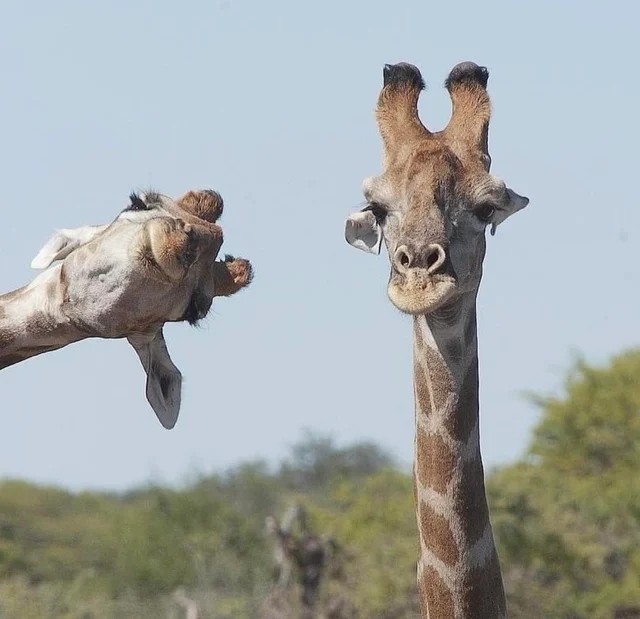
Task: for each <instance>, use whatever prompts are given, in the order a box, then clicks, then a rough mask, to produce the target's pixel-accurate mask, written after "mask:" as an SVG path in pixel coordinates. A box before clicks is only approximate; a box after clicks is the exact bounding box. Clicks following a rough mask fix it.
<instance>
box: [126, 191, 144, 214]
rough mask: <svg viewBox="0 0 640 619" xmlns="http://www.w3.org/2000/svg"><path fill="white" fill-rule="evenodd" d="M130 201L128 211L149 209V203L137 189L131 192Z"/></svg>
mask: <svg viewBox="0 0 640 619" xmlns="http://www.w3.org/2000/svg"><path fill="white" fill-rule="evenodd" d="M129 202H130V204H129V207H128V208H127V210H128V211H144V210H146V209H147V204H146V203H145V201H144V200H143V199H142V198H141V197H140V196H139V195H138V194H137V193H136V192H135V191H132V192H131V193H130V194H129Z"/></svg>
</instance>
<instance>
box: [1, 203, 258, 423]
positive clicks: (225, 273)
mask: <svg viewBox="0 0 640 619" xmlns="http://www.w3.org/2000/svg"><path fill="white" fill-rule="evenodd" d="M223 206H224V205H223V201H222V198H221V196H220V195H219V194H218V193H216V192H215V191H211V190H205V191H189V192H188V193H186V194H185V195H184V196H182V197H181V198H180V199H178V200H172V199H171V198H169V197H168V196H165V195H162V194H160V193H158V192H156V191H148V192H146V193H142V194H137V193H132V194H131V196H130V198H129V203H128V205H127V206H126V207H125V208H124V209H123V210H122V211H121V212H120V213H119V215H118V216H117V217H116V219H115V220H114V221H113V222H112V223H110V224H107V225H101V226H84V227H82V228H77V229H63V230H60V231H58V232H57V233H56V234H54V236H53V237H52V238H51V239H50V240H49V241H48V242H47V243H46V244H45V246H44V247H43V248H42V249H41V250H40V252H39V253H38V254H37V256H36V257H35V258H34V260H33V262H32V267H34V268H45V269H46V270H45V271H43V272H42V273H41V274H39V275H38V276H37V277H36V278H35V279H34V280H33V281H32V282H31V283H30V284H28V285H27V286H24V287H23V288H20V289H18V290H14V291H13V292H9V293H6V294H3V295H0V369H3V368H6V367H8V366H10V365H13V364H15V363H19V362H21V361H24V360H25V359H28V358H30V357H33V356H35V355H39V354H41V353H44V352H49V351H52V350H56V349H58V348H62V347H63V346H67V345H68V344H71V343H73V342H77V341H80V340H83V339H86V338H90V337H99V338H125V337H126V338H127V340H128V341H129V343H130V344H131V346H132V347H133V348H134V350H135V351H136V353H137V354H138V357H139V358H140V361H141V363H142V366H143V368H144V370H145V372H146V374H147V385H146V396H147V400H148V401H149V403H150V404H151V406H152V408H153V410H154V411H155V413H156V416H157V417H158V419H159V421H160V423H161V424H162V425H163V426H164V427H165V428H167V429H170V428H172V427H173V426H174V425H175V423H176V421H177V418H178V412H179V410H180V401H181V387H182V376H181V374H180V371H179V370H178V369H177V368H176V366H175V365H174V364H173V362H172V361H171V357H170V356H169V352H168V351H167V346H166V343H165V340H164V335H163V325H164V323H165V322H180V321H187V322H189V323H190V324H192V325H194V324H196V323H197V322H198V321H199V320H201V319H202V318H204V317H205V316H206V315H207V312H208V311H209V309H210V307H211V304H212V301H213V297H215V296H229V295H232V294H234V293H235V292H237V291H238V290H240V289H241V288H243V287H245V286H247V285H248V284H249V283H250V281H251V278H252V273H253V272H252V267H251V264H250V263H249V262H248V261H247V260H245V259H243V258H238V259H235V258H233V257H232V256H226V257H225V259H224V260H219V261H217V260H216V256H217V255H218V252H219V251H220V247H221V245H222V241H223V236H222V229H221V228H220V226H219V225H217V224H216V221H217V220H218V218H219V217H220V215H221V214H222V211H223ZM53 263H56V264H54V265H53V266H51V267H50V268H47V267H49V266H50V265H52V264H53Z"/></svg>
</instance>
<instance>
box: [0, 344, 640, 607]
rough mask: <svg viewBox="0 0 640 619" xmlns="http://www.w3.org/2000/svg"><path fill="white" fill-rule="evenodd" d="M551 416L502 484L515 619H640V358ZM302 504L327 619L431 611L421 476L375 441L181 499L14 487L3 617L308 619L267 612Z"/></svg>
mask: <svg viewBox="0 0 640 619" xmlns="http://www.w3.org/2000/svg"><path fill="white" fill-rule="evenodd" d="M538 404H539V406H540V409H541V418H540V422H539V424H538V426H537V428H536V430H535V432H534V435H533V437H532V440H531V444H530V446H529V449H528V451H527V453H526V454H525V455H524V457H523V458H522V459H521V460H520V461H519V462H516V463H515V464H513V465H510V466H507V467H504V468H502V469H500V470H498V471H495V472H493V473H492V474H491V475H490V477H489V480H488V490H489V499H490V506H491V514H492V521H493V523H494V529H495V533H496V537H497V541H498V545H499V551H500V556H501V560H502V564H503V571H504V575H505V583H506V587H507V590H508V595H509V606H510V617H512V619H531V618H538V617H540V618H546V617H548V618H550V619H555V618H558V619H613V618H614V617H616V616H617V617H636V616H640V610H639V609H636V607H640V352H629V353H626V354H623V355H621V356H619V357H617V358H616V359H614V360H613V361H612V363H611V364H610V366H608V367H606V368H592V367H588V366H586V365H584V364H579V365H578V366H577V367H576V368H575V369H574V370H573V371H572V373H571V376H570V378H569V379H568V381H567V385H566V392H565V394H564V395H563V396H562V397H560V398H550V399H539V400H538ZM294 503H299V504H302V505H304V507H305V508H306V512H307V515H308V521H309V528H310V529H311V530H312V531H313V532H315V533H317V534H318V535H319V536H330V537H331V539H332V541H333V543H334V546H333V548H334V550H333V552H332V553H331V556H330V557H329V558H328V561H327V567H326V569H325V571H324V579H323V581H322V586H321V592H320V602H319V611H321V612H319V614H318V617H331V618H332V619H355V618H356V617H357V618H359V619H409V618H411V619H416V618H417V617H418V616H419V614H418V611H417V605H416V598H415V592H414V590H415V560H416V553H417V544H416V528H415V523H414V515H413V497H412V490H411V479H410V477H409V475H408V474H406V473H405V472H402V471H399V470H398V469H397V468H396V467H395V466H394V463H393V461H392V459H391V458H390V457H389V456H388V455H387V454H386V453H385V452H384V451H382V450H381V449H380V448H378V447H377V446H375V445H372V444H368V443H361V444H356V445H351V446H348V447H345V448H342V447H339V446H337V445H336V444H335V443H334V442H333V441H332V440H331V439H329V438H326V437H317V436H313V435H307V436H305V437H304V438H303V440H301V441H300V443H298V444H297V445H295V446H294V447H293V448H292V449H291V453H290V455H289V457H288V458H287V459H286V460H285V461H284V462H282V463H281V465H280V466H279V467H277V468H270V467H269V466H267V464H265V463H264V462H250V463H245V464H242V465H240V466H237V467H235V468H233V469H231V470H230V471H227V472H224V473H220V474H216V475H212V476H208V477H203V478H202V479H200V480H199V481H197V482H196V483H193V484H192V485H190V486H189V487H186V488H184V489H181V490H172V489H168V488H162V487H145V488H140V489H136V490H133V491H131V492H128V493H124V494H104V493H96V492H83V493H80V494H73V493H69V492H66V491H64V490H60V489H57V488H45V487H40V486H35V485H33V484H28V483H25V482H21V481H5V482H2V483H0V619H32V618H33V619H36V618H37V619H40V618H41V617H47V618H55V619H71V618H73V619H89V618H100V619H102V618H113V619H116V618H117V619H121V618H128V617H131V618H140V619H147V618H149V619H151V618H152V617H153V618H154V619H155V618H165V617H166V618H172V619H173V618H175V619H178V618H183V617H186V614H185V613H186V611H185V609H184V608H183V607H182V606H181V605H180V604H179V603H178V601H177V600H178V599H179V595H182V596H186V597H188V598H189V599H192V600H194V601H195V602H196V603H197V606H198V608H199V612H200V619H204V618H212V619H222V618H229V619H243V618H247V619H258V618H260V617H266V616H269V617H270V618H271V617H273V618H275V617H278V618H282V619H293V618H296V619H298V618H299V617H300V616H301V615H300V614H299V610H296V609H297V606H296V604H297V603H298V596H297V594H296V592H295V591H290V592H287V593H286V594H283V595H282V596H281V597H280V611H279V612H280V613H281V614H279V615H278V614H277V612H276V611H273V610H272V611H271V614H268V612H267V611H268V609H267V608H266V606H265V600H268V599H273V595H274V590H273V589H272V585H273V581H274V570H275V563H274V560H273V545H272V539H271V538H269V536H268V535H267V533H266V531H265V517H266V516H268V515H280V514H281V513H283V512H284V511H285V510H286V509H287V507H288V506H290V505H292V504H294ZM177 590H178V591H179V592H180V593H179V594H176V591H177ZM336 600H339V602H340V603H339V604H336ZM636 610H638V615H636V614H633V613H634V612H635V611H636ZM296 613H298V614H296Z"/></svg>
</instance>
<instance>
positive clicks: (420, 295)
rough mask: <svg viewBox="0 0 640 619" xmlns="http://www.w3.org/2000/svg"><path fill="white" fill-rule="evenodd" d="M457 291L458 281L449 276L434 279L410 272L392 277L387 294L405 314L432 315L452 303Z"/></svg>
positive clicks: (438, 276) (437, 276)
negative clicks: (449, 302) (446, 304)
mask: <svg viewBox="0 0 640 619" xmlns="http://www.w3.org/2000/svg"><path fill="white" fill-rule="evenodd" d="M456 289H457V285H456V280H455V279H454V278H453V277H451V276H449V275H436V276H435V277H432V276H426V275H424V273H412V272H409V273H407V274H406V275H399V274H394V275H392V277H391V280H390V281H389V286H388V287H387V294H388V295H389V299H390V300H391V302H392V303H393V304H394V305H395V306H396V307H397V308H398V309H399V310H400V311H401V312H404V313H405V314H414V315H415V314H430V313H431V312H434V311H436V310H437V309H439V308H440V307H442V306H443V305H444V304H445V303H447V302H448V301H450V300H451V298H452V297H453V296H454V294H455V292H456Z"/></svg>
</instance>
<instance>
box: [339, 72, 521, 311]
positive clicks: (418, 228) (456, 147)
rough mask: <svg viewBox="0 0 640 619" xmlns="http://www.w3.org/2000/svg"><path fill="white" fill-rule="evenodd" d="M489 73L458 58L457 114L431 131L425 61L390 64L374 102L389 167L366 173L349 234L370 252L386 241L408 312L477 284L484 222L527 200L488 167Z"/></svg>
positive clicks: (432, 306)
mask: <svg viewBox="0 0 640 619" xmlns="http://www.w3.org/2000/svg"><path fill="white" fill-rule="evenodd" d="M487 79H488V72H487V70H486V68H484V67H479V66H478V65H476V64H475V63H472V62H465V63H462V64H459V65H457V66H456V67H454V68H453V70H452V71H451V73H450V74H449V77H448V78H447V80H446V82H445V86H446V88H447V90H448V91H449V94H450V95H451V99H452V102H453V113H452V116H451V120H450V121H449V124H448V125H447V127H446V128H445V129H444V130H443V131H439V132H434V133H432V132H431V131H429V130H428V129H427V128H426V127H425V126H424V125H423V124H422V122H421V121H420V119H419V117H418V111H417V103H418V97H419V94H420V91H421V90H422V89H423V88H424V82H423V80H422V76H421V74H420V71H419V70H418V69H417V68H416V67H414V66H413V65H410V64H406V63H401V64H396V65H386V66H385V69H384V85H383V88H382V91H381V93H380V96H379V98H378V105H377V109H376V119H377V122H378V128H379V130H380V133H381V135H382V140H383V146H384V169H383V172H382V174H381V175H379V176H376V177H371V178H368V179H366V180H365V181H364V183H363V191H364V196H365V199H366V201H367V206H366V207H365V208H364V209H363V210H362V211H360V212H358V213H355V214H353V215H351V216H350V217H349V218H348V219H347V223H346V230H345V236H346V239H347V242H349V243H350V244H351V245H353V246H354V247H357V248H359V249H362V250H364V251H368V252H371V253H378V252H379V251H380V246H381V244H382V242H383V241H384V243H385V245H386V248H387V251H388V254H389V260H390V263H391V275H390V278H389V284H388V294H389V298H390V299H391V301H392V302H393V304H394V305H395V306H396V307H397V308H398V309H400V310H401V311H403V312H406V313H409V314H429V313H431V312H433V311H435V310H437V309H438V308H440V307H442V306H443V305H445V304H447V303H449V302H450V301H453V300H454V299H456V298H458V297H459V296H460V295H461V294H463V293H465V292H468V291H470V290H473V289H475V288H477V286H478V284H479V282H480V278H481V275H482V260H483V258H484V252H485V229H486V227H487V226H491V231H492V233H493V232H495V229H496V227H497V226H498V225H499V224H501V223H502V222H503V221H504V220H505V219H506V218H507V217H509V216H510V215H512V214H513V213H515V212H516V211H519V210H520V209H522V208H524V207H525V206H526V205H527V204H528V202H529V199H528V198H525V197H522V196H519V195H518V194H517V193H515V192H514V191H512V190H511V189H509V188H508V187H507V186H506V185H505V183H504V182H503V181H502V180H500V179H499V178H497V177H495V176H493V175H491V174H490V173H489V168H490V165H491V158H490V156H489V153H488V129H489V117H490V102H489V95H488V94H487V90H486V85H487Z"/></svg>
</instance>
